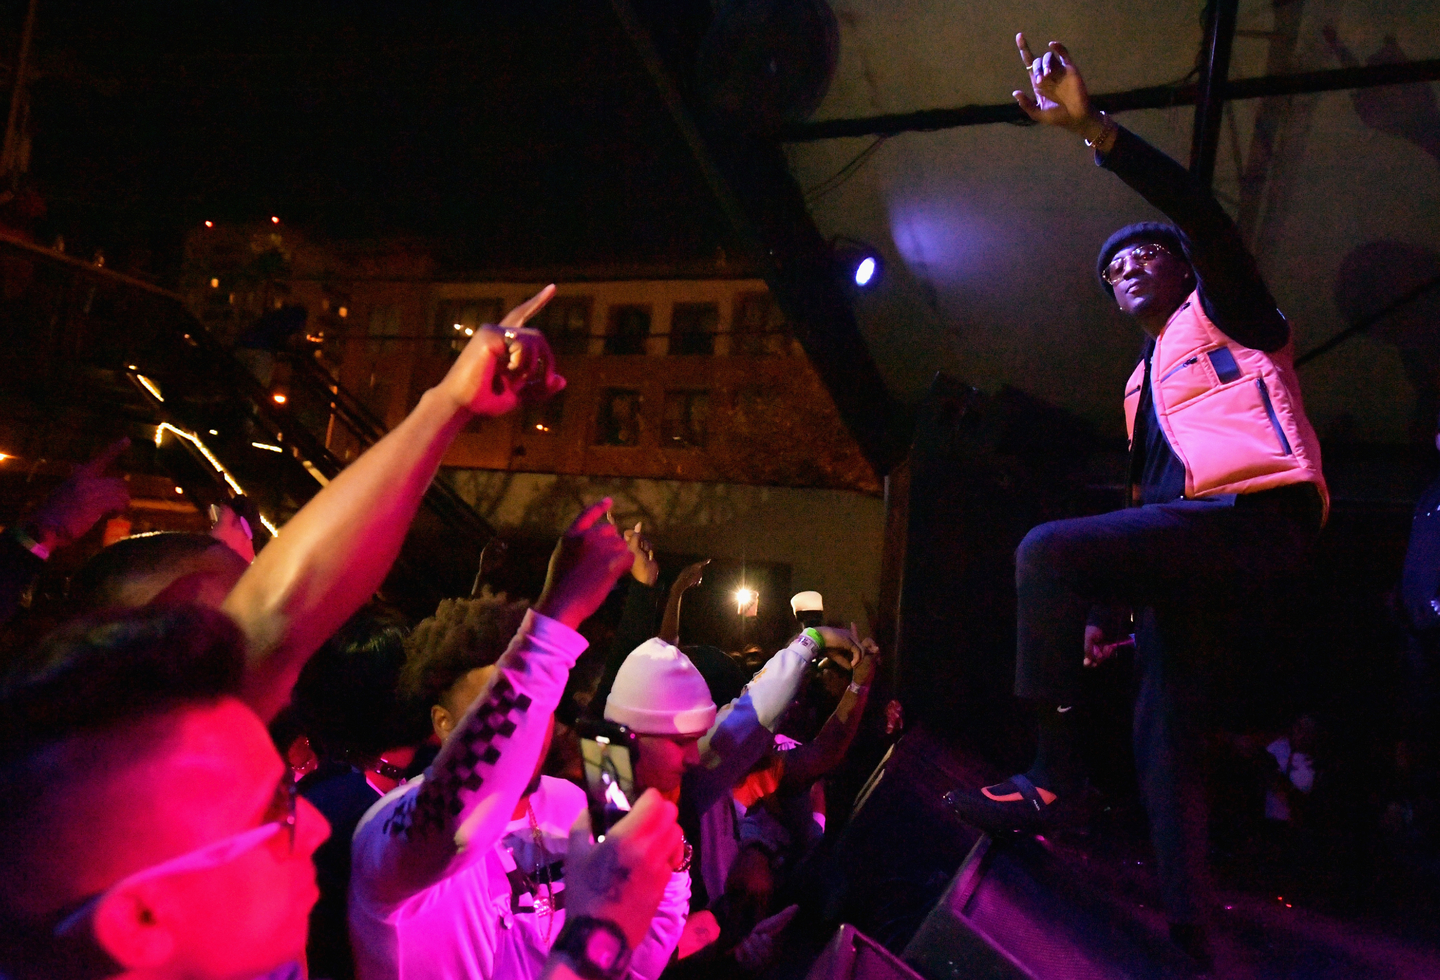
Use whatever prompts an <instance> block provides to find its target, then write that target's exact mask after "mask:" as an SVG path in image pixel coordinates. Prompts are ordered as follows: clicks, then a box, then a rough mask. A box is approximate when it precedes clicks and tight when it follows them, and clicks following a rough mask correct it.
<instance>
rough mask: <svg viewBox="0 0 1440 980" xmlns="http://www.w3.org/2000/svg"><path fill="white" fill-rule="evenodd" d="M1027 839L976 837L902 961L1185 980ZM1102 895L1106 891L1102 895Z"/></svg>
mask: <svg viewBox="0 0 1440 980" xmlns="http://www.w3.org/2000/svg"><path fill="white" fill-rule="evenodd" d="M1097 893H1101V889H1098V888H1096V887H1095V882H1093V881H1090V882H1087V881H1086V880H1085V879H1083V878H1082V877H1080V876H1078V875H1076V874H1074V873H1073V872H1070V871H1069V869H1067V868H1065V867H1063V866H1061V865H1060V863H1059V862H1057V861H1055V860H1054V859H1052V858H1051V857H1050V855H1049V853H1048V852H1047V851H1046V850H1045V848H1044V847H1043V846H1041V845H1040V844H1039V843H1037V842H1035V841H1033V840H1030V839H1017V840H1014V841H1011V840H1006V841H1004V842H1003V843H996V842H995V841H993V840H992V839H991V838H990V837H989V836H982V837H981V838H980V839H979V840H978V841H977V842H976V843H975V846H974V847H973V848H972V849H971V851H970V854H969V856H968V857H966V859H965V861H964V863H963V864H961V866H960V870H959V871H958V872H957V873H956V875H955V877H954V879H953V880H952V881H951V883H950V887H949V888H948V889H946V891H945V894H944V895H943V896H941V898H940V901H939V903H938V904H937V905H936V906H935V908H934V909H933V910H932V911H931V913H930V915H929V916H927V917H926V919H925V921H924V922H923V923H921V925H920V929H919V931H918V932H916V934H915V936H914V938H913V939H911V940H910V944H909V945H908V946H906V947H905V950H904V952H903V953H902V956H901V958H902V959H903V960H904V961H905V962H906V963H908V964H909V965H910V966H912V967H913V968H914V969H915V970H916V971H917V972H918V973H920V974H921V975H922V976H924V977H925V978H926V980H1182V978H1192V977H1196V976H1198V975H1199V971H1198V968H1197V967H1195V965H1194V964H1193V963H1191V961H1190V960H1188V959H1187V958H1186V957H1185V956H1183V955H1182V954H1181V953H1180V952H1179V951H1178V950H1176V949H1175V948H1174V947H1173V946H1171V945H1170V944H1169V942H1168V941H1166V940H1165V939H1164V938H1163V937H1161V936H1157V935H1155V934H1154V933H1152V932H1150V931H1148V930H1147V929H1146V927H1145V926H1144V924H1143V923H1141V922H1140V921H1139V920H1137V919H1136V918H1135V917H1134V916H1133V915H1127V914H1126V913H1125V910H1123V909H1120V908H1116V907H1114V906H1112V905H1110V904H1109V903H1107V902H1106V901H1105V900H1104V899H1103V898H1102V897H1101V894H1097ZM1102 894H1103V893H1102Z"/></svg>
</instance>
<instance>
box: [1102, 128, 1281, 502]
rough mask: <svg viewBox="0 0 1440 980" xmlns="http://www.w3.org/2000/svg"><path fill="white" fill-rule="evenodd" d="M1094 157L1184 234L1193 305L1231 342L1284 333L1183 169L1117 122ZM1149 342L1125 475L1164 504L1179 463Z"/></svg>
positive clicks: (1233, 232) (1248, 263)
mask: <svg viewBox="0 0 1440 980" xmlns="http://www.w3.org/2000/svg"><path fill="white" fill-rule="evenodd" d="M1096 162H1097V163H1098V164H1100V165H1101V166H1103V167H1105V168H1106V169H1107V170H1109V171H1110V172H1111V173H1113V174H1115V175H1116V176H1117V177H1119V178H1120V179H1121V180H1123V181H1124V182H1125V183H1126V184H1128V185H1129V186H1130V187H1131V188H1133V189H1134V190H1135V191H1136V192H1137V193H1138V194H1139V195H1140V196H1141V197H1143V198H1145V200H1147V201H1149V202H1150V203H1151V204H1152V205H1154V206H1155V207H1156V208H1157V209H1159V210H1160V211H1161V212H1162V213H1164V215H1165V217H1167V218H1169V219H1170V220H1171V222H1173V223H1174V224H1175V226H1176V227H1177V228H1179V229H1180V231H1181V232H1182V233H1183V235H1182V236H1181V237H1182V242H1183V244H1184V246H1185V257H1186V259H1188V260H1189V262H1190V265H1191V266H1192V267H1193V268H1194V270H1195V277H1196V291H1197V292H1198V293H1199V297H1200V305H1201V307H1202V308H1203V309H1204V310H1205V315H1206V316H1208V317H1209V318H1210V320H1211V322H1213V323H1214V324H1215V325H1216V326H1217V327H1219V328H1220V329H1221V330H1222V331H1224V333H1225V335H1226V336H1228V337H1230V338H1231V339H1232V340H1234V341H1235V342H1236V343H1239V344H1243V345H1244V346H1246V347H1250V348H1254V349H1255V350H1261V351H1265V352H1266V353H1270V352H1272V351H1276V350H1279V349H1280V348H1281V347H1284V346H1285V345H1286V344H1287V343H1288V342H1289V340H1290V325H1289V324H1288V323H1287V322H1286V320H1285V317H1284V316H1283V315H1281V313H1280V311H1279V310H1278V309H1277V308H1276V306H1275V298H1274V297H1273V296H1271V295H1270V290H1269V288H1268V287H1267V286H1266V285H1265V280H1264V279H1263V278H1261V276H1260V270H1259V269H1258V268H1257V267H1256V265H1255V259H1254V257H1253V256H1251V254H1250V251H1249V249H1247V248H1246V247H1245V242H1244V240H1243V239H1242V238H1241V237H1240V230H1239V229H1238V228H1236V227H1235V222H1233V221H1232V220H1230V216H1229V215H1228V214H1226V213H1225V209H1224V208H1222V207H1221V206H1220V202H1219V201H1217V200H1215V196H1214V195H1213V194H1211V193H1210V191H1209V190H1208V189H1207V188H1205V187H1203V186H1201V185H1200V184H1197V183H1196V182H1195V180H1194V178H1192V177H1191V176H1190V173H1189V171H1187V170H1186V169H1185V168H1184V167H1182V166H1180V164H1178V163H1176V162H1175V161H1174V160H1172V159H1170V158H1169V157H1168V156H1166V155H1165V154H1163V153H1161V152H1160V151H1159V150H1157V149H1155V147H1153V146H1151V145H1150V144H1149V143H1147V142H1145V141H1144V140H1143V139H1141V138H1140V137H1138V136H1136V135H1135V134H1134V133H1132V132H1130V131H1129V130H1128V129H1125V128H1124V127H1123V126H1122V127H1120V128H1119V131H1118V132H1117V133H1116V136H1115V145H1114V146H1113V147H1111V149H1110V152H1109V153H1106V154H1105V155H1104V156H1103V157H1101V156H1100V155H1098V154H1097V155H1096ZM1154 350H1155V341H1154V340H1153V339H1152V338H1150V337H1146V338H1145V345H1144V348H1143V349H1142V351H1141V355H1140V356H1141V357H1142V358H1143V359H1144V361H1145V380H1144V382H1143V384H1142V386H1141V390H1140V404H1139V405H1138V406H1137V407H1136V410H1135V431H1134V433H1133V437H1132V438H1133V444H1134V447H1135V449H1134V451H1133V452H1132V454H1131V459H1132V469H1131V473H1130V481H1131V483H1132V485H1134V486H1136V487H1138V488H1139V491H1140V503H1143V504H1154V503H1167V502H1169V501H1171V500H1177V499H1179V498H1180V497H1183V496H1184V495H1185V466H1184V464H1183V463H1181V462H1180V460H1179V458H1177V457H1176V455H1175V452H1174V450H1172V449H1171V448H1170V443H1169V442H1168V441H1167V440H1166V438H1165V432H1164V430H1162V429H1161V428H1160V423H1159V420H1158V419H1157V418H1156V416H1155V405H1154V402H1153V400H1152V399H1151V385H1150V356H1151V354H1152V353H1153V352H1154Z"/></svg>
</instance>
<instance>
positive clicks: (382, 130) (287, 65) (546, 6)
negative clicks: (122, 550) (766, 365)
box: [0, 0, 729, 276]
mask: <svg viewBox="0 0 1440 980" xmlns="http://www.w3.org/2000/svg"><path fill="white" fill-rule="evenodd" d="M23 14H24V5H23V4H18V3H17V4H9V5H7V9H6V11H5V13H4V15H3V21H0V26H3V30H4V31H5V34H4V35H3V38H0V43H3V44H4V45H5V47H4V51H5V56H4V57H3V59H0V61H3V62H4V63H6V64H10V63H13V58H14V52H15V51H16V50H17V48H18V38H19V33H20V26H21V21H22V18H23ZM32 64H33V65H34V71H35V73H36V75H38V78H37V79H36V81H35V83H34V88H33V98H34V108H33V110H32V126H31V128H32V131H33V133H34V148H33V153H32V162H31V175H32V177H33V178H34V179H35V180H36V181H37V183H38V185H39V187H40V189H41V191H42V193H43V194H44V195H45V197H46V199H47V201H48V202H49V205H50V212H49V215H48V217H47V218H46V220H45V222H44V224H43V225H42V226H41V228H40V229H39V234H40V238H41V240H42V241H45V242H47V243H48V242H49V241H51V240H53V238H54V236H55V235H56V234H57V233H58V234H63V235H65V237H66V241H67V247H68V248H69V250H70V251H71V252H73V253H76V254H89V252H90V251H91V250H93V249H94V248H96V247H102V248H104V249H105V250H106V252H107V255H110V256H112V257H113V259H114V262H115V263H118V264H121V265H124V264H128V263H135V262H139V263H141V264H142V265H143V266H144V267H147V268H148V269H149V271H151V272H156V273H160V274H161V275H162V276H168V275H172V274H173V273H174V271H175V262H176V261H177V260H178V244H179V241H180V238H181V236H182V235H183V234H184V232H185V231H186V230H188V229H189V228H193V227H194V226H196V225H197V224H198V223H200V222H202V221H204V220H206V219H211V220H215V221H253V220H256V219H263V218H266V217H268V216H270V215H272V214H275V215H279V216H280V217H281V218H282V219H283V221H284V222H285V224H286V225H287V226H291V227H297V228H299V229H301V230H302V231H304V232H306V233H307V234H311V235H314V236H317V237H335V238H376V237H389V236H420V237H423V238H428V239H432V240H434V241H435V242H437V243H439V244H440V245H441V246H442V247H443V248H444V249H445V250H447V251H448V252H449V253H450V254H453V255H455V256H457V257H458V261H459V263H460V264H461V265H462V266H464V265H468V266H470V267H473V268H477V269H478V268H484V267H487V266H492V267H493V266H544V265H547V264H565V265H570V264H577V263H592V262H597V263H604V262H609V261H621V262H654V261H662V260H666V259H674V260H685V259H697V258H708V257H712V256H713V255H714V254H715V251H716V248H717V246H724V245H728V244H729V240H728V237H727V232H726V230H725V228H724V226H723V222H722V219H721V217H720V215H719V213H718V211H717V209H716V207H715V205H714V204H713V201H712V199H711V198H710V196H709V193H708V191H707V189H706V187H705V186H704V184H703V183H702V182H701V180H700V177H699V173H698V170H697V169H696V168H695V165H694V164H693V163H692V161H691V159H690V157H689V156H688V154H687V152H686V150H685V148H684V146H683V144H682V143H681V142H680V140H679V138H678V136H677V134H676V132H675V129H674V127H673V125H672V123H671V121H670V119H669V118H668V116H667V115H666V114H665V112H664V109H663V106H662V105H661V103H660V101H659V99H658V97H657V96H656V95H655V94H654V91H653V89H652V86H651V84H650V81H649V78H648V77H647V76H646V75H645V74H644V71H643V68H642V66H641V64H640V62H639V61H638V59H637V58H636V56H635V54H634V53H633V51H632V49H631V47H630V44H629V41H628V39H627V38H626V37H625V35H624V34H623V33H622V31H621V30H620V28H619V26H618V23H617V22H616V21H615V19H614V15H613V14H612V13H611V10H610V7H609V5H608V4H606V3H600V2H588V3H559V2H549V0H536V2H527V3H524V4H519V3H504V4H490V3H475V2H469V3H453V4H438V3H415V2H407V3H392V4H378V3H345V4H339V3H334V4H309V3H288V4H280V3H253V2H247V3H210V2H205V3H196V2H192V3H175V4H159V3H143V4H121V3H108V4H96V3H93V2H92V3H85V2H80V0H41V2H40V6H39V11H38V16H37V26H36V40H35V50H34V54H33V61H32Z"/></svg>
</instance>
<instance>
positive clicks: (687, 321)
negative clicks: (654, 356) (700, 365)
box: [670, 303, 720, 354]
mask: <svg viewBox="0 0 1440 980" xmlns="http://www.w3.org/2000/svg"><path fill="white" fill-rule="evenodd" d="M719 328H720V307H719V305H718V304H715V303H676V304H675V308H674V310H672V311H671V313H670V353H672V354H713V353H715V331H716V330H718V329H719Z"/></svg>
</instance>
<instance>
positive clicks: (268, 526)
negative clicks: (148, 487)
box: [155, 422, 280, 538]
mask: <svg viewBox="0 0 1440 980" xmlns="http://www.w3.org/2000/svg"><path fill="white" fill-rule="evenodd" d="M167 432H169V433H171V434H172V435H174V436H176V437H177V438H179V439H184V440H185V441H186V442H188V443H190V445H192V446H194V447H195V449H196V450H197V451H198V452H199V453H200V455H201V456H203V457H205V462H207V463H209V464H210V465H211V466H212V467H214V468H215V472H216V473H219V474H220V476H221V477H222V478H224V480H225V484H226V486H228V487H229V488H230V489H231V490H234V491H235V492H236V493H237V494H240V495H243V494H244V493H245V488H244V487H242V486H240V484H239V483H238V482H237V481H236V480H235V477H233V476H231V475H230V471H229V470H227V469H226V468H225V464H224V463H222V462H220V460H219V459H217V458H216V457H215V454H214V453H212V452H211V451H210V447H209V446H207V445H205V443H204V442H203V441H202V440H201V439H200V437H199V436H197V435H196V434H195V433H193V432H186V431H185V430H184V429H181V428H178V427H176V426H173V425H171V424H170V423H169V422H161V423H160V424H159V425H157V426H155V445H156V446H157V447H158V446H159V445H160V443H161V441H162V440H163V439H164V438H165V433H167ZM275 450H276V452H279V451H280V447H278V446H276V447H275ZM175 489H176V492H180V488H179V487H176V488H175ZM260 523H261V524H262V525H264V527H265V530H267V531H269V532H270V536H271V537H272V538H273V537H278V536H279V535H280V529H279V528H277V527H276V526H275V525H274V524H272V523H271V522H270V521H269V519H268V518H266V516H265V515H264V514H261V515H260Z"/></svg>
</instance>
